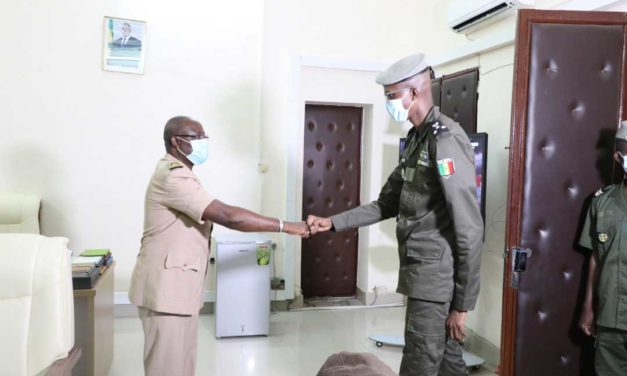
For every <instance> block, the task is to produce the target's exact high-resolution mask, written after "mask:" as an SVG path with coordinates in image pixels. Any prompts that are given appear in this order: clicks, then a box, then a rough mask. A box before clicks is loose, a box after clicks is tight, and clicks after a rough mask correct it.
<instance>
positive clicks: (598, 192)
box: [594, 185, 612, 197]
mask: <svg viewBox="0 0 627 376" xmlns="http://www.w3.org/2000/svg"><path fill="white" fill-rule="evenodd" d="M610 188H612V186H611V185H608V186H607V187H605V188H601V189H599V190H598V191H596V192H595V193H594V197H599V196H601V195H602V194H603V193H605V192H607V191H609V190H610Z"/></svg>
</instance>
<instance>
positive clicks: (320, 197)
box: [301, 105, 362, 297]
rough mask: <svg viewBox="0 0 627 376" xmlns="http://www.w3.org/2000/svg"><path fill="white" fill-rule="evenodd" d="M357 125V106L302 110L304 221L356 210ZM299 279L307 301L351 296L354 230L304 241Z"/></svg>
mask: <svg viewBox="0 0 627 376" xmlns="http://www.w3.org/2000/svg"><path fill="white" fill-rule="evenodd" d="M361 124H362V109H361V108H358V107H344V106H323V105H306V106H305V140H304V143H305V145H304V155H303V219H305V218H307V216H308V215H309V214H314V215H317V216H322V217H328V216H331V215H333V214H337V213H340V212H343V211H345V210H348V209H352V208H354V207H357V206H359V205H360V203H359V191H360V187H359V183H360V171H361V164H360V157H361ZM301 275H302V277H301V278H302V281H301V283H302V289H303V294H304V295H305V297H323V296H354V295H355V289H356V283H357V231H356V230H348V231H342V232H338V233H334V232H330V231H329V232H325V233H322V234H318V235H315V236H313V237H312V238H310V239H303V241H302V256H301Z"/></svg>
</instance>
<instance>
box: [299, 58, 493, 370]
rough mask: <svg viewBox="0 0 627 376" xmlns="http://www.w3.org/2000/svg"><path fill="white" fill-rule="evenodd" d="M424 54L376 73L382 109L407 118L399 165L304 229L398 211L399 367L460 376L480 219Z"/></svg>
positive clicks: (467, 167)
mask: <svg viewBox="0 0 627 376" xmlns="http://www.w3.org/2000/svg"><path fill="white" fill-rule="evenodd" d="M431 74H432V70H431V67H430V66H429V65H428V63H427V61H426V58H425V56H424V55H423V54H416V55H412V56H408V57H406V58H404V59H401V60H400V61H398V62H396V63H395V64H393V65H392V66H391V67H389V68H388V69H387V70H386V71H385V72H383V73H381V74H380V75H379V76H378V77H377V78H376V82H377V83H378V84H381V85H383V90H384V95H385V97H386V99H387V101H386V107H387V110H388V112H389V113H390V115H391V116H392V117H393V118H394V120H396V121H397V122H401V123H402V122H405V121H406V120H409V121H410V122H411V123H412V124H413V125H414V126H413V127H412V129H411V130H410V131H409V133H408V135H407V143H406V147H405V150H404V152H403V154H402V157H401V158H402V159H401V163H400V164H399V165H398V166H397V167H396V168H395V169H394V171H393V172H392V174H391V175H390V176H389V178H388V180H387V182H386V184H385V185H384V186H383V188H382V189H381V193H380V194H379V198H378V199H377V200H376V201H373V202H371V203H370V204H367V205H362V206H360V207H357V208H354V209H351V210H348V211H345V212H343V213H340V214H337V215H335V216H332V217H330V218H320V217H316V216H313V215H312V216H309V218H308V219H307V223H308V225H309V226H311V232H312V233H316V232H320V231H326V230H333V231H341V230H345V229H349V228H356V227H360V226H366V225H371V224H373V223H376V222H379V221H382V220H384V219H387V218H393V217H396V216H398V224H397V228H396V236H397V239H398V253H399V258H400V270H399V276H398V288H397V291H398V292H399V293H401V294H404V295H406V296H407V297H408V300H407V312H406V319H405V347H404V349H403V360H402V363H401V370H400V375H412V376H415V375H466V374H467V369H466V365H465V363H464V360H463V359H462V349H461V346H460V342H461V341H462V340H463V338H464V336H465V334H466V332H465V328H464V322H465V319H466V312H467V311H469V310H472V309H473V308H474V306H475V302H476V300H477V296H478V294H479V264H480V249H481V246H482V238H483V220H482V218H481V214H480V211H479V205H478V203H477V197H476V179H475V167H474V153H473V149H472V146H471V144H470V141H469V139H468V137H467V136H466V134H465V132H464V130H463V129H462V128H461V127H460V126H459V124H457V123H455V122H454V121H453V120H451V119H449V118H448V117H446V116H444V115H442V114H441V113H440V111H439V110H438V108H437V107H434V106H433V99H432V97H431Z"/></svg>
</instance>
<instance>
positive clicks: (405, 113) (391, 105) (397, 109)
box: [385, 89, 414, 123]
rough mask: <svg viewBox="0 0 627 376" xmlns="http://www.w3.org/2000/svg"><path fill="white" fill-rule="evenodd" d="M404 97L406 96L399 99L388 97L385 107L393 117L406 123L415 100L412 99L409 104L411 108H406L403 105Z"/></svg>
mask: <svg viewBox="0 0 627 376" xmlns="http://www.w3.org/2000/svg"><path fill="white" fill-rule="evenodd" d="M403 90H405V89H403ZM404 97H405V96H404V95H403V96H402V97H400V98H398V99H388V100H387V101H386V102H385V108H386V109H387V110H388V113H389V114H390V116H391V117H392V119H394V120H395V121H397V122H399V123H404V122H406V121H407V118H408V117H409V109H410V108H411V106H412V105H413V104H414V101H412V102H411V104H410V105H409V108H405V106H403V98H404Z"/></svg>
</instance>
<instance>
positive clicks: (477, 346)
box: [464, 329, 501, 370]
mask: <svg viewBox="0 0 627 376" xmlns="http://www.w3.org/2000/svg"><path fill="white" fill-rule="evenodd" d="M467 331H468V336H467V337H466V339H464V349H465V350H467V351H470V352H471V353H473V354H475V355H477V356H479V357H481V358H483V359H484V360H485V362H486V364H485V365H484V366H485V367H486V368H487V369H489V370H495V369H496V367H497V366H498V364H499V363H500V359H501V349H500V348H499V347H497V346H496V345H495V344H493V343H492V342H490V341H488V340H487V339H485V338H483V337H481V336H480V335H478V334H477V333H475V332H473V331H472V330H469V329H467Z"/></svg>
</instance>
